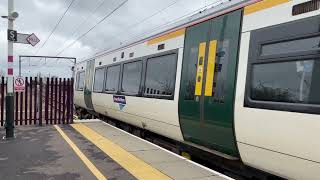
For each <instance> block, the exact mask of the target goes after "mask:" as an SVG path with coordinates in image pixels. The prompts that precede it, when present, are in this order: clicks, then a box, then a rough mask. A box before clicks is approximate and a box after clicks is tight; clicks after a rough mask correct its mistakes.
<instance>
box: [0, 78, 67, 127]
mask: <svg viewBox="0 0 320 180" xmlns="http://www.w3.org/2000/svg"><path fill="white" fill-rule="evenodd" d="M25 84H26V87H25V91H24V92H15V94H14V101H15V103H14V104H15V105H14V121H15V125H31V124H34V125H36V124H38V125H42V124H69V123H72V120H73V78H70V79H69V78H63V79H62V78H45V79H43V78H37V77H34V78H32V77H26V78H25ZM5 96H6V79H5V78H4V77H2V78H1V80H0V125H1V126H3V125H4V122H5V109H6V107H5Z"/></svg>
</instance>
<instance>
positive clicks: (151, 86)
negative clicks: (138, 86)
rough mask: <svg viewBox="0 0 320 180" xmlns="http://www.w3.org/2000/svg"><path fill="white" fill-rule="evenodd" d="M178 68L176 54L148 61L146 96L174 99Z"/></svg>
mask: <svg viewBox="0 0 320 180" xmlns="http://www.w3.org/2000/svg"><path fill="white" fill-rule="evenodd" d="M176 68H177V56H176V54H169V55H164V56H159V57H154V58H150V59H148V61H147V70H146V80H145V91H144V95H145V96H147V97H155V98H166V99H173V95H174V88H175V80H176Z"/></svg>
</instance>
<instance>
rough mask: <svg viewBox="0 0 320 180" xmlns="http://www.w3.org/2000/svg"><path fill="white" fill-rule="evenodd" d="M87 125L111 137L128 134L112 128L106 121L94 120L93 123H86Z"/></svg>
mask: <svg viewBox="0 0 320 180" xmlns="http://www.w3.org/2000/svg"><path fill="white" fill-rule="evenodd" d="M86 126H88V127H90V128H94V130H95V131H96V132H98V133H99V134H103V135H104V136H106V137H111V136H126V135H127V134H125V133H123V132H121V131H119V130H117V129H115V128H112V127H110V126H108V125H106V124H104V123H102V122H101V121H100V122H92V123H86Z"/></svg>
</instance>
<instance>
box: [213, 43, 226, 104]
mask: <svg viewBox="0 0 320 180" xmlns="http://www.w3.org/2000/svg"><path fill="white" fill-rule="evenodd" d="M229 51H230V41H229V39H225V40H223V41H219V42H218V50H217V59H216V66H215V73H214V74H215V78H214V82H213V85H212V86H213V88H212V94H213V100H214V101H216V102H220V103H223V102H224V97H225V86H226V85H225V83H226V82H227V75H228V73H227V72H228V64H229V58H230V57H229V54H230V52H229Z"/></svg>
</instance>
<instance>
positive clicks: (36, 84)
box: [33, 77, 39, 124]
mask: <svg viewBox="0 0 320 180" xmlns="http://www.w3.org/2000/svg"><path fill="white" fill-rule="evenodd" d="M37 80H38V79H37V77H35V78H34V115H33V116H34V117H33V124H37V120H38V110H39V109H38V101H37V99H38V98H37V95H38V81H37Z"/></svg>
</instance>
